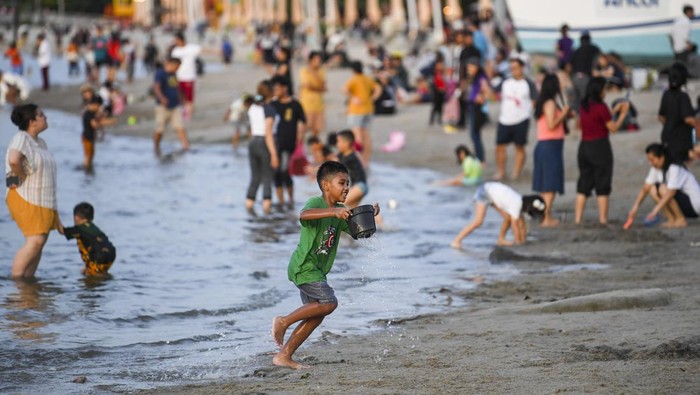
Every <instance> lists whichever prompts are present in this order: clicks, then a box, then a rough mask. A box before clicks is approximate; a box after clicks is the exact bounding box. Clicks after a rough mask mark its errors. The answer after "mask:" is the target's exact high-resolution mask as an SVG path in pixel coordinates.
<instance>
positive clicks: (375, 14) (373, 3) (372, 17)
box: [367, 0, 382, 25]
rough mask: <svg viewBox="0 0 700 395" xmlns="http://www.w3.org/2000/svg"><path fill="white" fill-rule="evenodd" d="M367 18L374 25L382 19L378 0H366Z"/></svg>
mask: <svg viewBox="0 0 700 395" xmlns="http://www.w3.org/2000/svg"><path fill="white" fill-rule="evenodd" d="M367 18H369V21H370V22H372V23H373V24H374V25H378V24H379V22H381V21H382V10H381V9H379V0H367Z"/></svg>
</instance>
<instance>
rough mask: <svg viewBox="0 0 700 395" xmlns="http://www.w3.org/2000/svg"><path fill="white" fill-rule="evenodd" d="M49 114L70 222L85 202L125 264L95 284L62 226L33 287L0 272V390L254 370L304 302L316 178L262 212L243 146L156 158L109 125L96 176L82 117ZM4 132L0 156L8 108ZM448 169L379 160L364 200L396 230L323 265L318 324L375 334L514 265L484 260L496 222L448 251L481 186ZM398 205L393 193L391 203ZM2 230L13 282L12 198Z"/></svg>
mask: <svg viewBox="0 0 700 395" xmlns="http://www.w3.org/2000/svg"><path fill="white" fill-rule="evenodd" d="M46 113H47V115H48V122H49V125H50V126H49V129H48V130H47V131H46V132H45V133H43V134H42V137H43V138H44V139H45V140H46V141H47V143H48V145H49V147H50V149H51V151H52V152H53V154H54V156H55V158H56V160H57V162H58V168H59V172H58V202H59V212H60V215H61V218H62V220H63V222H64V223H65V224H72V207H73V206H74V205H75V204H76V203H78V202H80V201H89V202H91V203H92V204H93V205H94V206H95V209H96V218H95V223H96V224H97V225H98V226H99V227H100V228H101V229H102V230H103V231H105V233H107V235H108V236H109V237H110V239H111V240H112V242H113V243H114V244H115V246H116V247H117V260H116V262H115V264H114V266H113V267H112V269H111V274H112V276H113V277H112V278H111V279H108V280H104V281H97V282H94V281H92V282H91V281H86V280H84V279H83V277H82V276H81V275H80V269H81V267H82V262H81V260H80V256H79V254H78V251H77V247H76V245H75V242H67V241H66V240H65V239H64V238H63V237H62V236H60V235H58V234H57V233H55V232H54V233H52V234H51V237H50V239H49V242H48V244H47V246H46V247H45V250H44V256H43V258H42V261H41V265H40V266H39V270H38V272H37V276H38V282H36V283H33V284H26V283H15V282H14V281H11V280H8V279H7V278H6V277H3V278H2V279H0V316H2V317H3V318H2V320H0V376H2V380H0V392H9V391H19V390H22V391H23V392H28V393H36V392H40V391H47V390H48V391H50V392H53V393H63V392H70V391H76V390H81V391H83V390H130V389H140V388H152V387H156V386H161V385H173V384H182V383H191V382H193V381H202V380H222V379H226V378H229V377H233V376H238V375H241V374H243V373H248V371H247V370H246V368H247V367H248V365H247V363H246V361H247V358H248V357H250V356H253V355H255V354H258V353H262V352H269V351H272V350H273V349H274V347H273V344H272V341H271V339H270V337H269V325H270V321H271V318H272V317H273V316H274V315H279V314H286V313H288V312H289V311H291V310H292V309H294V308H296V307H298V305H299V303H300V302H299V296H298V292H297V291H296V289H295V288H294V286H293V285H292V284H291V283H290V282H289V281H288V280H287V275H286V267H287V262H288V260H289V257H290V255H291V253H292V251H293V250H294V248H295V246H296V243H297V242H298V237H299V235H298V229H299V225H298V221H297V219H296V216H297V215H298V214H297V213H298V210H299V209H300V208H301V207H302V205H303V202H304V201H305V200H306V199H307V198H308V197H310V196H312V195H315V194H318V187H317V186H316V185H315V182H311V181H310V180H308V179H305V178H297V179H296V188H297V191H296V197H297V206H296V209H295V210H294V211H293V212H287V213H276V214H274V215H272V216H270V217H263V218H258V219H254V218H251V217H249V216H248V215H247V214H246V213H245V209H244V207H243V200H244V199H243V198H244V194H245V189H246V185H247V181H248V165H247V157H246V152H245V150H240V153H238V154H237V155H234V154H233V153H232V151H231V148H230V147H229V146H195V149H194V152H191V153H188V154H185V155H181V156H176V157H174V158H173V159H172V160H170V161H165V162H162V161H159V160H156V159H155V158H154V157H153V155H152V146H151V142H150V140H148V139H137V138H129V137H115V136H109V135H108V136H107V138H106V140H105V141H104V142H101V143H99V144H98V145H97V150H96V151H97V154H96V159H95V169H96V170H95V174H94V175H86V174H85V173H83V172H82V171H80V170H79V166H80V164H81V162H82V147H81V145H80V120H79V118H78V117H77V116H75V115H68V114H64V113H60V112H56V111H46ZM0 130H2V134H1V135H0V151H1V152H2V153H3V154H4V152H5V150H6V147H7V143H8V141H9V139H10V138H11V136H12V135H13V134H14V130H15V128H14V126H13V125H11V123H10V122H9V114H8V111H7V110H5V111H4V112H2V113H0ZM164 148H165V150H166V151H167V150H175V149H177V146H176V145H174V143H166V145H165V147H164ZM456 170H458V169H456ZM438 178H440V176H439V175H438V174H436V173H434V172H431V171H427V170H418V169H400V168H395V167H391V166H387V165H382V164H374V165H373V166H372V169H371V177H370V180H369V185H370V193H369V196H368V198H366V199H365V203H371V202H375V201H376V202H379V203H380V204H381V205H382V206H383V215H384V220H385V223H386V227H387V230H385V231H381V232H379V233H377V234H376V235H375V236H373V237H372V238H371V239H367V240H359V241H354V240H352V239H351V238H349V237H344V238H343V239H342V240H341V246H340V249H339V252H338V256H337V259H336V263H335V266H334V268H333V271H332V272H331V274H330V275H329V280H330V282H331V284H332V285H333V287H334V288H335V289H336V295H337V297H338V299H339V300H340V307H339V308H338V309H337V310H336V311H335V312H334V313H333V315H332V316H331V317H330V318H329V319H327V320H326V321H324V323H323V326H322V327H321V330H323V331H330V332H332V333H336V334H341V333H347V334H356V333H365V332H367V331H370V330H372V329H373V328H375V326H373V325H372V324H371V323H372V322H373V321H375V320H379V319H387V320H391V319H396V318H401V317H409V316H414V315H416V314H421V313H429V312H438V311H445V310H448V309H450V308H453V307H455V306H458V305H459V304H460V303H462V302H460V301H458V300H454V301H453V300H452V298H450V297H449V296H448V295H446V294H445V293H441V292H440V290H441V288H450V289H467V288H470V287H473V286H474V283H473V282H471V281H470V280H469V278H472V277H474V276H485V278H486V281H489V280H493V279H496V278H502V277H506V276H509V275H512V274H514V273H515V269H513V268H512V266H509V265H490V264H489V263H488V259H487V256H488V253H489V252H490V250H491V248H492V246H493V243H494V242H495V239H496V232H497V228H498V225H499V219H498V218H496V217H491V216H489V217H488V218H487V222H486V224H485V226H484V227H483V228H482V229H480V230H479V231H477V232H476V233H475V234H473V235H472V236H470V237H469V238H468V239H467V240H465V243H464V245H465V247H466V248H465V251H456V250H453V249H451V248H449V247H448V245H449V243H450V241H451V240H452V238H453V237H454V235H455V234H456V233H457V232H458V230H459V229H460V228H461V227H462V226H464V225H465V224H466V223H467V221H468V220H469V214H470V209H471V206H472V204H471V196H472V194H473V191H472V190H465V189H462V188H442V187H434V186H431V185H430V183H431V182H432V181H434V180H436V179H438ZM390 199H395V200H396V201H397V207H396V208H395V209H393V210H392V209H389V208H387V204H386V203H387V202H388V201H389V200H390ZM0 235H2V237H0V265H1V269H0V272H1V273H2V274H3V275H4V276H7V275H8V274H9V271H10V265H11V261H12V257H13V255H14V253H15V251H16V249H17V248H18V247H19V246H20V245H21V243H22V240H23V239H22V236H21V233H20V232H19V230H18V229H17V227H16V225H15V224H14V222H12V221H11V219H10V217H9V213H8V212H7V208H6V206H5V205H4V204H2V205H1V207H0ZM321 330H319V331H318V333H315V334H313V335H312V340H314V339H317V338H318V336H319V334H320V332H321ZM381 353H382V351H381V350H378V351H377V354H378V355H381ZM78 375H84V376H87V377H88V382H87V384H85V385H83V386H80V387H79V388H77V387H76V384H73V383H71V380H72V379H73V377H75V376H78Z"/></svg>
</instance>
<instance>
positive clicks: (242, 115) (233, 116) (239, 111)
mask: <svg viewBox="0 0 700 395" xmlns="http://www.w3.org/2000/svg"><path fill="white" fill-rule="evenodd" d="M251 104H253V96H251V95H249V94H247V93H244V94H242V95H241V97H239V98H237V99H236V100H234V101H233V102H232V103H231V106H229V108H228V110H226V113H225V114H224V122H231V124H232V125H233V140H232V142H231V143H232V145H233V149H234V150H235V149H236V148H238V143H239V141H240V140H241V129H245V131H246V133H250V120H249V119H248V109H249V108H250V106H251Z"/></svg>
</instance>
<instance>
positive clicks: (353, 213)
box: [348, 204, 377, 240]
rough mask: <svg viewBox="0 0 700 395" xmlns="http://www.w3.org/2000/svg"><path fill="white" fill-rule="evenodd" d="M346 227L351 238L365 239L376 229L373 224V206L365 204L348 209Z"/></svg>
mask: <svg viewBox="0 0 700 395" xmlns="http://www.w3.org/2000/svg"><path fill="white" fill-rule="evenodd" d="M348 228H349V230H350V235H351V236H352V238H353V239H355V240H357V239H366V238H368V237H370V236H372V235H373V234H374V232H376V231H377V226H376V225H375V224H374V206H372V205H371V204H365V205H364V206H357V207H355V208H354V209H352V210H350V218H348Z"/></svg>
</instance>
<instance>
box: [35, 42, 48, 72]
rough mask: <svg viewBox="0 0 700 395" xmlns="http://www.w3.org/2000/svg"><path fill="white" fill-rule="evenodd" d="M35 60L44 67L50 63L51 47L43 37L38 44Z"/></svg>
mask: <svg viewBox="0 0 700 395" xmlns="http://www.w3.org/2000/svg"><path fill="white" fill-rule="evenodd" d="M37 62H38V63H39V66H41V67H46V66H48V65H49V64H51V47H50V46H49V41H48V40H46V39H44V40H42V41H41V44H39V50H38V56H37Z"/></svg>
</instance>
